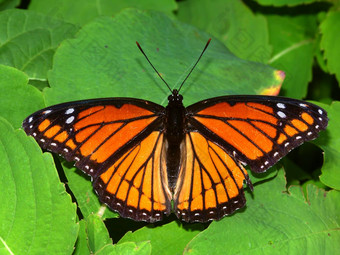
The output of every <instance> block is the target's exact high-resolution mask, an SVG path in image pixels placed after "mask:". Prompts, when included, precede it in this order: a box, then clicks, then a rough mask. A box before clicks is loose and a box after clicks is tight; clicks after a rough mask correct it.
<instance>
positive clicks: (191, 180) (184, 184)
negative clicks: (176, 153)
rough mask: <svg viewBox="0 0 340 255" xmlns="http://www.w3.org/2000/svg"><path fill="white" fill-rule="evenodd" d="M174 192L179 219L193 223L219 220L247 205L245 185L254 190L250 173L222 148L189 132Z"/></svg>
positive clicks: (201, 136) (197, 133) (197, 134)
mask: <svg viewBox="0 0 340 255" xmlns="http://www.w3.org/2000/svg"><path fill="white" fill-rule="evenodd" d="M185 148H186V149H185V150H186V154H185V155H186V159H185V160H184V161H183V165H182V168H181V172H180V174H179V178H178V182H177V185H176V190H175V193H174V205H175V208H174V210H175V212H176V215H177V217H178V218H181V219H182V220H184V221H189V222H206V221H209V220H218V219H220V218H222V217H223V216H224V215H227V214H231V213H233V212H234V211H235V210H237V209H239V208H242V207H243V206H244V205H245V202H246V200H245V197H244V193H243V182H244V180H246V181H247V183H248V185H249V186H250V187H252V185H251V182H250V180H249V177H248V174H247V172H246V170H245V169H244V168H243V167H242V165H241V164H240V163H239V162H237V161H236V160H235V159H234V158H233V157H231V156H230V155H228V153H226V152H225V151H224V150H223V149H222V148H221V147H220V146H218V145H216V144H215V143H213V142H212V141H210V140H208V139H206V138H205V137H204V136H203V135H201V134H200V133H199V132H188V133H187V135H186V138H185Z"/></svg>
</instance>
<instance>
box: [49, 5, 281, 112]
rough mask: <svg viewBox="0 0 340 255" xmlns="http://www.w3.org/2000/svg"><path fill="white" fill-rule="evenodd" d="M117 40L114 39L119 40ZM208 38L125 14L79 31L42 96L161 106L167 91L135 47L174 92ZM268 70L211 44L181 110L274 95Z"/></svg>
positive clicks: (274, 81)
mask: <svg viewBox="0 0 340 255" xmlns="http://www.w3.org/2000/svg"><path fill="white" fill-rule="evenodd" d="M118 35H119V36H118ZM208 38H209V36H208V35H207V34H205V33H203V32H202V31H200V30H198V29H196V28H194V27H192V26H189V25H185V24H183V23H180V22H178V21H175V20H172V19H170V18H168V17H167V16H166V15H164V14H160V13H157V12H141V11H137V10H127V11H125V12H122V13H121V14H119V15H117V16H116V17H115V18H109V17H102V18H98V19H97V20H96V21H94V22H92V23H90V24H88V25H87V26H85V27H84V28H83V29H82V30H81V31H80V32H79V34H78V36H77V38H76V39H73V40H67V41H65V42H64V43H63V44H62V45H61V46H60V48H59V50H58V52H57V53H56V55H55V57H54V63H53V69H52V71H51V72H50V75H49V81H50V85H51V88H48V89H46V90H45V93H46V100H47V102H48V104H55V103H59V102H62V101H71V100H75V99H86V98H99V97H109V96H120V97H126V96H128V97H138V98H143V99H148V100H152V101H154V102H156V103H161V104H163V105H164V104H165V103H166V101H167V96H168V95H169V91H168V90H167V88H166V86H165V85H164V84H163V83H162V82H161V80H160V79H159V77H157V74H156V73H155V72H154V71H153V70H152V68H151V67H150V65H149V64H148V63H147V61H146V60H145V58H144V56H143V55H142V54H141V53H140V51H139V50H138V48H137V47H136V44H135V41H139V43H140V44H141V45H142V47H143V49H144V51H145V52H146V53H147V54H148V56H149V58H150V59H151V61H152V62H153V64H154V65H155V66H156V67H157V68H158V70H159V72H160V73H161V74H162V76H163V78H164V79H165V80H166V81H167V82H168V83H169V84H170V86H171V88H178V87H179V84H180V83H181V82H182V80H183V79H184V77H185V76H186V75H187V73H188V70H189V68H190V67H191V65H192V64H193V63H194V62H195V60H196V59H197V57H198V56H199V54H200V52H201V51H202V49H203V47H204V45H205V43H206V41H207V40H208ZM282 79H283V78H282V77H281V76H280V75H278V73H277V72H276V71H275V70H274V69H273V68H271V67H269V66H265V65H262V64H259V63H254V62H248V61H244V60H241V59H238V58H236V57H235V56H234V55H232V54H231V53H230V52H229V51H228V49H227V48H225V47H224V46H223V45H222V44H221V43H219V41H218V40H216V39H213V40H212V42H211V45H210V46H209V48H208V50H207V51H206V53H205V55H204V56H203V58H202V60H201V62H200V63H199V64H198V65H197V67H196V69H195V70H194V72H193V73H192V75H191V77H190V78H189V79H188V81H187V82H186V84H185V85H184V87H183V89H182V91H181V92H182V94H183V96H184V103H185V104H186V105H187V104H189V103H193V102H197V101H198V100H202V99H205V98H208V97H214V96H221V95H227V94H257V93H261V92H263V91H264V90H266V89H268V88H272V87H274V88H275V87H276V88H277V87H279V86H280V84H281V82H282Z"/></svg>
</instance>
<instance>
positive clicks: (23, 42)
mask: <svg viewBox="0 0 340 255" xmlns="http://www.w3.org/2000/svg"><path fill="white" fill-rule="evenodd" d="M0 24H3V25H2V26H1V27H0V34H1V35H2V36H1V39H0V64H4V65H9V66H13V67H16V68H17V69H19V70H21V71H23V72H25V73H27V75H28V76H29V79H35V80H46V76H47V71H48V70H49V69H50V68H51V66H52V58H53V54H54V52H55V49H56V48H57V47H58V46H59V44H60V42H61V41H63V40H64V39H65V38H70V37H72V36H73V35H74V34H75V32H77V30H78V28H77V27H76V26H74V25H72V24H68V23H65V22H63V21H61V20H57V19H54V18H50V17H48V16H44V15H41V14H38V13H35V12H30V11H24V10H18V9H15V10H7V11H3V12H1V13H0Z"/></svg>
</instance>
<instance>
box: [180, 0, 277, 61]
mask: <svg viewBox="0 0 340 255" xmlns="http://www.w3.org/2000/svg"><path fill="white" fill-rule="evenodd" d="M177 15H178V18H179V20H181V21H184V22H187V23H190V24H192V25H195V26H197V27H199V28H201V29H203V30H205V31H206V32H208V33H210V34H212V35H213V36H215V37H216V38H218V39H220V40H221V41H222V42H223V43H224V44H225V45H226V46H227V47H228V48H229V50H230V51H231V52H232V53H234V54H235V55H236V56H238V57H240V58H243V59H247V60H252V61H257V62H267V60H268V59H269V57H270V55H271V51H272V48H271V46H270V45H269V42H268V29H267V22H266V20H265V18H264V17H263V16H262V15H260V14H256V15H255V14H254V13H253V12H252V11H251V10H250V9H249V8H248V7H247V6H246V5H245V4H244V3H243V2H242V1H240V0H227V1H226V0H218V1H214V4H211V1H209V0H196V1H180V2H179V9H178V14H177ZM198 17H199V18H198Z"/></svg>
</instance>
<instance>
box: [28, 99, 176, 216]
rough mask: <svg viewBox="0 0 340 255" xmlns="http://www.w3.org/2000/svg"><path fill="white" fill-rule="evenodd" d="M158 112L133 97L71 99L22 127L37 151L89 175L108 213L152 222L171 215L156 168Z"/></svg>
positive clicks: (156, 107) (160, 139) (160, 135)
mask: <svg viewBox="0 0 340 255" xmlns="http://www.w3.org/2000/svg"><path fill="white" fill-rule="evenodd" d="M163 112H164V108H163V107H162V106H159V105H157V104H154V103H152V102H148V101H143V100H138V99H129V98H115V99H112V98H111V99H94V100H85V101H76V102H71V103H64V104H59V105H55V106H51V107H47V108H45V109H43V110H40V111H38V112H36V113H34V114H32V115H30V116H28V117H27V118H26V119H25V120H24V122H23V128H24V130H25V132H26V133H27V134H29V135H31V136H33V137H34V138H35V139H36V140H37V142H38V143H39V144H40V146H41V147H43V148H45V149H47V150H49V151H52V152H54V153H58V154H61V155H62V156H63V157H64V158H65V159H66V160H68V161H75V162H76V164H75V165H76V166H77V167H78V168H79V169H81V170H83V171H84V172H85V173H87V174H88V175H90V176H92V178H93V185H94V188H95V190H96V192H97V193H98V196H99V198H100V200H101V201H102V202H105V203H107V204H108V205H109V207H111V209H114V210H116V211H118V212H119V213H120V214H121V215H122V216H124V217H129V218H132V219H135V220H145V221H150V222H152V221H155V220H160V219H161V218H162V216H163V213H170V200H169V194H168V193H167V192H168V191H167V190H166V189H167V188H166V186H164V183H166V181H164V180H163V178H166V175H164V174H163V173H161V167H160V164H161V159H162V158H161V151H162V144H163V133H162V132H163V125H162V123H163V122H162V121H161V119H162V116H163ZM163 170H164V168H163ZM164 176H165V177H164Z"/></svg>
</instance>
